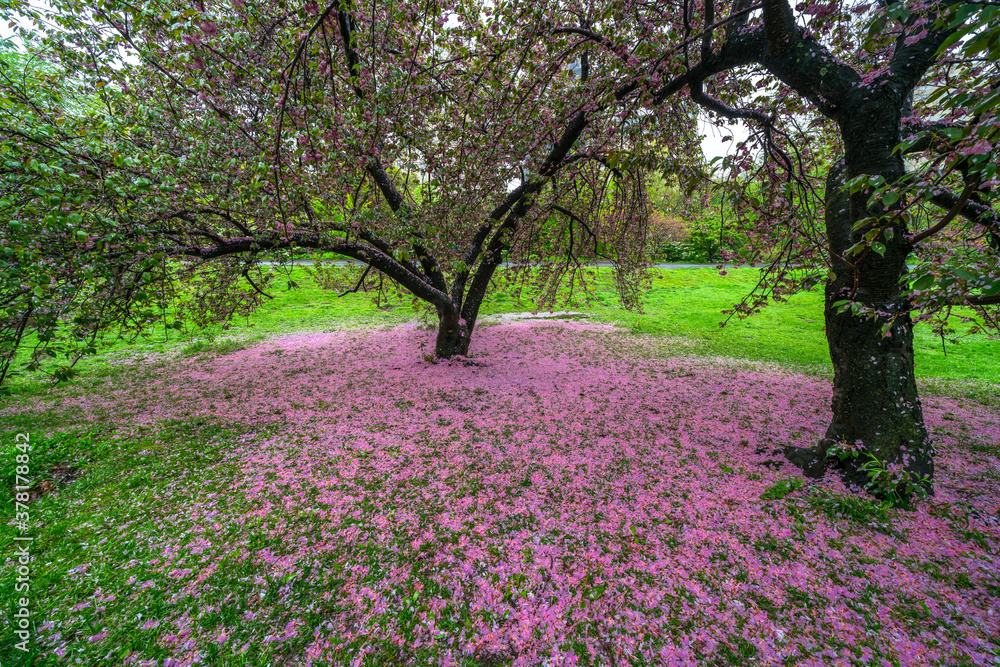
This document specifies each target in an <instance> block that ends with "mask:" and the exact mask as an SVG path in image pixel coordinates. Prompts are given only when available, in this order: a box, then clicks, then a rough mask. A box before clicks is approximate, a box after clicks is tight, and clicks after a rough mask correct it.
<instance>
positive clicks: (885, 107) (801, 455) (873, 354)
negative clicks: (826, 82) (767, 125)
mask: <svg viewBox="0 0 1000 667" xmlns="http://www.w3.org/2000/svg"><path fill="white" fill-rule="evenodd" d="M858 109H859V110H858V113H855V114H851V116H850V117H849V118H848V119H847V120H846V121H842V122H841V131H842V134H843V137H844V143H845V149H846V158H845V159H844V160H841V161H840V162H838V163H837V164H836V165H834V167H833V168H832V169H831V170H830V174H829V176H828V178H827V187H826V195H825V199H826V229H827V239H828V242H829V248H830V253H831V257H832V260H833V261H832V268H833V272H832V274H831V276H830V279H829V280H828V282H827V285H826V293H825V305H824V316H825V320H826V335H827V341H828V343H829V346H830V359H831V361H832V362H833V370H834V381H833V404H832V407H833V419H832V421H831V423H830V426H829V428H828V429H827V432H826V436H825V437H824V439H823V440H821V441H820V442H819V444H818V445H817V446H816V448H815V449H812V450H801V449H797V448H789V449H788V450H787V451H786V455H787V456H788V458H789V459H790V460H791V461H792V462H793V463H795V464H796V465H798V466H799V467H801V468H802V469H803V471H804V472H805V473H806V474H807V475H810V476H814V477H819V476H822V474H823V472H824V470H825V468H826V467H827V466H830V467H833V468H835V469H837V471H838V472H839V473H840V474H841V476H842V477H843V479H844V480H845V481H846V482H848V483H850V484H852V485H857V486H869V485H870V483H871V482H872V477H871V476H870V474H869V473H868V472H867V471H865V470H862V469H861V466H863V465H864V464H866V463H868V462H870V461H872V457H875V458H876V459H878V461H879V462H880V465H882V464H884V465H885V466H886V467H888V468H889V469H898V470H901V471H908V472H909V473H911V475H912V476H914V477H912V481H916V480H917V479H921V480H924V479H926V481H925V482H924V483H923V484H922V485H923V486H924V488H925V489H926V490H927V491H932V486H931V482H930V479H931V477H932V476H933V472H934V466H933V458H932V457H933V453H934V450H933V446H932V444H931V442H930V440H929V437H928V434H927V429H926V427H925V425H924V420H923V412H922V410H921V407H920V400H919V398H918V396H917V385H916V378H915V376H914V355H913V321H912V319H911V318H910V314H909V306H908V303H907V301H906V299H905V298H904V297H903V296H902V291H903V288H904V286H905V275H906V273H907V268H906V257H907V254H908V253H909V251H910V247H909V244H908V242H907V241H906V236H907V230H906V228H905V223H904V222H903V221H902V220H901V219H900V218H899V217H897V216H893V217H891V218H885V219H884V222H885V223H886V224H887V226H888V227H887V228H888V229H889V230H891V237H890V236H889V235H887V234H883V235H882V236H880V237H879V239H880V242H881V243H883V245H884V246H885V252H884V254H882V255H880V254H879V253H877V252H875V251H874V250H872V249H871V248H870V247H869V248H867V249H865V250H863V251H862V252H861V253H854V254H852V255H851V256H849V257H848V256H846V252H847V250H848V249H849V248H850V247H851V246H853V245H854V244H856V243H859V242H863V237H864V235H865V233H866V232H868V231H869V230H871V229H872V225H871V224H866V225H864V226H862V227H861V228H859V229H857V230H855V231H852V228H853V227H854V225H855V224H856V223H857V222H858V221H860V220H863V219H865V218H868V217H869V216H873V215H874V216H878V215H881V214H882V213H884V212H885V211H884V210H883V209H882V208H881V205H879V204H877V205H875V206H874V207H872V208H869V207H868V199H869V197H870V196H871V191H870V190H868V189H862V190H861V191H859V192H857V193H855V194H853V195H849V194H848V193H847V191H846V190H845V188H844V184H845V182H846V180H849V179H851V178H854V177H856V176H859V175H861V174H871V175H881V176H883V177H884V178H885V179H886V182H888V183H894V182H896V181H897V180H898V179H899V178H900V176H902V174H903V163H902V158H901V156H900V155H899V153H898V152H897V153H893V150H892V149H893V147H894V146H895V145H897V144H898V143H899V112H898V110H896V109H894V108H893V106H892V105H891V103H887V101H882V103H878V102H877V101H876V103H874V104H870V105H859V107H858ZM845 300H851V301H854V302H859V303H861V304H864V306H866V307H868V308H871V309H872V310H873V311H874V313H875V316H874V317H871V316H865V315H855V314H854V313H853V312H852V310H851V309H850V308H847V309H846V310H845V309H841V308H835V307H834V305H833V304H835V303H837V302H838V301H845ZM834 446H835V447H837V448H838V449H839V450H841V451H844V452H846V451H849V450H853V451H854V452H855V453H856V455H851V456H846V457H845V458H839V457H833V456H829V457H828V456H827V453H828V450H829V449H830V448H831V447H834ZM869 488H870V490H872V491H874V492H875V493H876V494H879V493H885V492H886V491H887V490H890V489H891V488H892V485H889V488H885V487H883V488H881V489H879V488H873V487H871V486H869ZM895 490H896V492H897V493H899V494H900V496H901V497H904V498H905V497H906V496H908V492H907V489H906V488H905V485H903V484H900V485H899V486H897V487H895Z"/></svg>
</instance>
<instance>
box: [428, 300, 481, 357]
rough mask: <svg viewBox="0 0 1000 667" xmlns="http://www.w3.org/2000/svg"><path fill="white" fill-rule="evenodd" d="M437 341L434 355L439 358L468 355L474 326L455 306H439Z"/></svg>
mask: <svg viewBox="0 0 1000 667" xmlns="http://www.w3.org/2000/svg"><path fill="white" fill-rule="evenodd" d="M437 311H438V331H437V341H436V342H435V345H434V356H435V357H437V358H438V359H451V358H452V357H454V356H456V355H458V356H463V357H464V356H466V355H467V354H468V353H469V340H470V339H471V338H472V326H471V325H470V324H469V323H467V322H466V321H465V320H463V319H462V318H461V316H460V315H459V313H458V310H457V309H455V308H442V307H440V306H439V307H438V309H437Z"/></svg>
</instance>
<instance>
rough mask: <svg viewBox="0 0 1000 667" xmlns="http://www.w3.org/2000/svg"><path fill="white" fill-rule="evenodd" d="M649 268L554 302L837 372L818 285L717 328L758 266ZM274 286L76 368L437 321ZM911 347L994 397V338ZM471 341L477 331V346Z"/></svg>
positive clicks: (677, 350) (707, 352) (498, 299)
mask: <svg viewBox="0 0 1000 667" xmlns="http://www.w3.org/2000/svg"><path fill="white" fill-rule="evenodd" d="M652 275H653V281H652V287H651V289H649V291H647V292H646V293H645V295H644V297H643V300H642V303H643V312H642V313H634V312H628V311H625V310H624V309H622V308H621V306H620V305H619V303H618V299H617V296H616V294H615V291H614V288H613V283H612V278H611V271H610V270H609V269H600V270H598V271H597V280H596V281H595V283H594V285H595V287H594V288H593V289H592V290H591V291H590V292H589V293H584V292H581V291H580V290H579V289H577V290H575V292H574V294H573V297H572V299H569V300H568V301H567V302H566V303H565V304H564V305H562V306H558V307H559V308H566V309H570V310H575V311H582V312H585V313H588V314H589V315H590V316H591V317H592V319H594V320H596V321H603V322H613V323H615V324H618V325H620V326H624V327H626V328H628V329H630V330H631V331H633V332H635V333H637V334H646V335H651V336H654V337H662V338H663V346H662V348H663V349H662V352H665V353H668V354H688V355H702V356H713V357H716V356H721V357H733V358H739V359H746V360H751V361H763V362H772V363H776V364H779V365H782V366H788V367H792V368H795V369H797V370H801V371H805V372H809V373H816V374H822V375H831V374H832V369H831V365H830V355H829V351H828V349H827V343H826V338H825V335H824V331H823V312H822V294H821V292H820V291H819V290H814V291H812V292H802V293H799V294H797V295H795V296H793V297H791V298H790V299H789V300H788V301H787V302H785V303H780V304H772V305H771V306H769V307H767V308H765V309H764V310H763V312H761V313H760V314H758V315H756V316H754V317H751V318H747V319H743V320H739V319H735V318H734V319H732V320H730V321H729V323H728V324H727V325H726V326H725V327H720V326H719V324H720V322H722V321H723V320H724V319H725V316H724V315H723V314H722V312H721V311H723V310H724V309H726V308H729V307H731V306H732V305H733V304H734V303H736V302H737V301H739V300H740V298H741V297H743V296H744V295H745V294H746V293H747V292H748V291H749V290H750V289H751V288H752V287H753V285H754V284H755V283H756V280H757V277H758V272H757V270H755V269H750V268H743V269H736V270H732V271H730V272H729V273H728V275H726V276H720V275H719V274H718V272H717V271H716V270H714V269H680V270H654V271H653V272H652ZM290 284H291V285H293V286H290ZM272 285H273V289H272V291H271V294H272V295H273V296H274V298H273V299H271V300H268V301H266V302H265V303H264V304H263V305H262V306H261V307H260V308H259V309H258V310H257V312H256V313H254V314H253V315H252V316H250V317H248V318H238V319H236V320H234V321H233V322H232V323H231V324H230V326H228V327H226V328H223V327H221V326H213V327H209V328H206V329H197V328H194V327H192V328H189V329H188V330H187V331H181V332H178V331H173V330H169V331H168V330H164V329H163V328H162V327H159V328H156V329H155V330H153V331H151V332H149V333H148V334H147V335H146V336H142V337H138V338H135V339H133V340H128V341H121V340H118V341H115V340H107V341H105V342H104V343H103V347H102V355H100V356H98V357H96V358H92V359H87V360H85V361H84V362H81V364H80V365H79V366H78V369H79V370H80V371H81V372H84V373H87V372H88V371H89V372H91V373H93V372H94V371H100V372H102V373H104V372H115V371H116V370H117V369H118V368H119V367H120V366H121V361H122V359H123V358H127V357H131V356H134V355H136V354H138V355H149V354H154V353H169V354H171V355H172V354H176V353H178V352H179V353H180V355H181V356H183V357H198V356H201V355H205V354H219V355H221V354H227V353H229V352H233V351H236V350H238V349H242V348H245V347H248V346H250V345H253V344H254V343H257V342H259V341H261V340H264V339H266V338H270V337H274V336H278V335H282V334H289V333H297V332H316V331H326V330H331V329H342V328H354V327H362V326H383V325H394V324H399V323H402V322H407V321H412V320H414V319H423V320H424V321H426V322H427V323H428V324H433V322H434V316H433V314H432V313H431V312H430V309H429V307H428V306H427V305H426V304H423V303H420V302H417V301H415V300H414V299H412V298H407V297H394V298H392V299H390V300H389V301H388V302H383V303H382V304H381V306H380V307H379V306H376V305H375V304H374V303H373V302H372V299H371V298H370V297H369V296H368V295H365V294H349V295H347V296H345V297H342V298H341V297H338V296H337V295H336V294H334V293H332V292H329V291H326V290H323V289H321V288H319V287H318V286H317V285H316V283H315V281H314V280H313V279H312V278H311V277H310V276H309V274H308V271H307V269H306V268H304V267H302V266H295V267H292V268H291V269H290V270H288V271H287V272H283V273H281V274H279V275H278V276H277V277H276V279H275V280H274V282H273V283H272ZM535 304H536V301H535V294H534V293H532V292H531V290H525V291H524V293H522V294H521V295H514V294H512V293H510V292H509V291H504V290H503V289H497V290H494V291H493V292H492V293H490V294H489V296H488V297H487V299H486V301H485V302H484V304H483V308H482V316H488V315H491V314H499V313H509V312H519V311H528V310H533V309H535V307H536V305H535ZM480 322H481V323H484V320H483V319H481V320H480ZM914 347H915V350H916V360H917V368H916V371H917V376H918V377H919V378H921V379H923V380H930V381H931V382H930V383H929V385H930V386H929V390H930V391H932V392H934V393H949V394H954V393H956V392H958V393H961V394H963V395H964V397H965V398H970V399H974V400H980V401H986V402H991V401H992V400H993V399H994V398H995V395H996V387H995V385H996V384H998V383H1000V364H997V363H996V359H997V356H998V355H1000V342H998V341H997V340H991V339H989V338H988V337H987V336H985V335H975V336H966V337H963V338H962V339H961V342H960V344H958V345H952V344H949V345H948V346H947V349H946V350H943V349H942V346H941V341H940V339H939V338H937V337H935V336H934V335H933V333H932V331H931V330H930V327H929V326H926V325H921V326H918V327H917V329H916V332H915V342H914ZM475 350H476V340H475V336H473V341H472V352H473V353H475ZM36 382H37V378H36V379H35V380H32V378H30V377H26V378H19V379H18V381H17V382H15V383H12V390H13V391H15V392H16V393H23V392H24V391H25V390H27V391H28V392H29V393H30V392H31V391H34V389H35V387H34V385H35V383H36ZM24 383H27V384H26V385H25V384H24ZM17 385H21V386H17ZM29 387H30V388H29Z"/></svg>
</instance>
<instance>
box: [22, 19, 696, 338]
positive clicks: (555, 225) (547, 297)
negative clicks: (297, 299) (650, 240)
mask: <svg viewBox="0 0 1000 667" xmlns="http://www.w3.org/2000/svg"><path fill="white" fill-rule="evenodd" d="M21 11H22V12H23V13H24V14H25V15H32V16H34V17H35V18H36V19H37V23H38V26H37V28H36V29H34V30H32V31H25V37H26V38H27V39H28V40H29V42H30V43H32V44H34V45H35V46H34V48H35V49H36V50H37V51H38V52H39V53H44V54H47V55H46V57H49V58H51V59H53V60H55V61H58V63H59V65H60V67H62V68H63V69H64V70H65V71H66V72H67V73H68V74H69V75H71V76H73V77H77V78H79V79H80V80H81V81H86V82H89V83H90V85H92V86H95V87H98V86H100V87H102V89H104V88H106V89H107V90H108V91H110V92H108V93H106V94H108V95H114V96H115V98H116V100H117V102H118V103H119V104H121V105H124V106H128V107H129V110H128V111H126V112H124V113H125V114H126V115H127V116H129V117H130V120H129V122H130V123H131V124H132V127H133V129H132V131H131V132H129V133H127V135H126V136H127V137H128V139H129V140H130V141H131V142H132V143H133V145H134V150H133V154H132V155H128V156H127V157H126V158H123V159H127V160H128V161H129V162H128V165H127V166H128V168H129V169H131V170H133V171H135V172H136V174H139V173H140V172H141V176H137V177H139V178H142V179H143V180H144V182H145V183H146V187H147V188H148V192H146V193H132V194H130V195H128V196H126V200H127V202H128V209H129V213H128V217H129V219H130V221H131V222H130V223H128V225H129V227H130V229H133V230H134V234H133V235H132V238H134V239H140V238H141V239H142V241H143V243H145V244H146V246H145V249H144V250H143V251H142V253H148V254H149V256H155V257H157V258H159V259H160V260H162V261H161V262H160V268H161V270H160V271H159V272H158V273H156V274H155V276H156V281H157V282H158V284H161V285H166V286H168V287H167V288H165V289H166V291H168V292H170V293H172V294H175V295H176V296H177V299H179V301H180V304H181V307H182V309H183V307H184V306H185V304H186V306H187V310H188V312H191V313H193V314H196V315H198V314H200V315H201V316H203V317H205V316H206V314H207V313H211V314H214V315H219V316H222V317H226V316H229V315H231V314H232V313H233V312H237V311H239V310H240V309H246V308H252V307H253V306H254V305H255V304H256V303H258V302H259V301H260V300H261V299H263V298H267V290H268V285H267V282H268V278H269V271H268V270H267V269H266V268H262V267H264V265H263V264H262V262H264V261H266V260H277V261H279V262H280V261H284V260H287V259H289V258H291V257H292V256H293V255H295V254H296V253H300V252H302V251H311V252H316V251H323V252H331V253H335V254H336V255H338V256H341V257H346V258H350V259H352V260H355V261H357V262H358V263H359V264H360V266H361V268H360V269H358V270H357V272H356V274H355V275H354V279H353V280H352V284H350V285H345V286H344V290H345V291H361V290H367V289H376V290H378V289H383V288H388V287H396V288H400V289H402V290H403V291H405V292H407V293H409V294H412V295H413V296H415V297H416V298H418V299H421V300H423V301H424V302H426V303H428V304H430V305H431V306H432V307H433V308H434V309H435V310H436V312H437V315H438V318H439V328H438V335H437V341H436V347H435V353H436V355H437V356H439V357H450V356H452V355H455V354H459V355H464V354H466V353H467V352H468V349H469V341H470V337H471V334H472V332H473V330H474V327H475V324H476V321H477V318H478V315H479V309H480V306H481V304H482V300H483V298H484V296H485V294H486V292H487V290H488V288H489V286H490V284H491V283H492V282H493V280H494V277H495V274H496V271H497V269H498V268H499V267H500V266H501V264H502V263H504V262H507V263H508V264H509V265H510V267H511V271H510V272H509V273H515V274H519V275H520V278H521V279H522V280H531V281H533V282H534V283H535V284H536V285H537V286H538V287H539V288H540V293H541V294H542V295H543V296H542V299H543V302H547V303H551V302H552V301H553V300H554V299H555V298H556V296H557V293H558V290H559V288H560V286H561V285H564V284H567V283H568V284H573V280H574V279H575V278H577V277H579V273H580V271H581V269H582V266H583V265H582V263H581V258H589V259H593V258H596V257H598V256H601V257H605V258H606V259H609V260H611V261H612V262H613V263H614V265H615V268H616V276H617V284H618V287H619V291H620V294H621V296H622V298H623V301H624V303H625V305H626V306H629V307H631V306H635V305H636V304H637V302H638V289H639V286H640V285H641V283H642V281H643V279H644V257H643V250H644V245H645V233H646V225H647V223H648V214H647V204H646V193H645V191H646V175H647V173H648V171H649V170H650V168H652V167H658V166H662V165H664V164H667V165H668V169H669V170H672V171H674V172H677V171H681V170H684V169H687V168H688V164H689V163H692V162H693V159H692V158H691V156H692V155H697V148H696V143H695V142H696V137H695V135H694V132H693V120H692V116H691V114H690V107H684V106H683V105H681V106H679V107H673V106H672V107H663V108H662V109H661V110H658V111H657V112H656V113H649V112H648V111H646V110H643V109H641V108H638V107H634V106H632V105H628V104H625V103H624V101H625V99H626V98H627V97H628V96H629V95H630V94H632V92H633V91H634V90H635V88H636V87H637V86H636V84H635V83H634V82H630V83H629V84H626V85H624V86H622V85H621V84H619V83H618V80H619V79H620V78H621V75H622V72H621V71H620V70H621V67H620V65H619V62H618V59H617V58H615V57H609V56H606V55H605V54H603V53H598V52H594V53H589V52H588V51H587V50H586V49H583V50H577V49H574V48H573V45H572V44H570V43H568V41H567V40H566V39H555V40H553V39H552V36H553V34H552V26H553V15H552V12H553V11H554V10H553V9H552V8H547V7H545V6H527V5H523V4H521V3H496V4H495V5H493V6H491V7H482V6H481V5H480V4H479V3H471V2H470V3H462V2H457V3H453V4H445V5H433V6H431V5H426V4H422V3H416V2H414V3H398V2H393V3H374V4H371V5H365V6H360V5H358V6H355V5H352V4H351V3H332V4H328V5H322V6H321V5H318V4H316V3H308V2H306V3H300V5H296V6H290V5H288V4H287V3H284V2H263V1H261V2H233V3H197V4H195V5H194V6H192V5H190V4H188V3H180V2H176V3H170V2H156V3H146V4H140V5H136V4H133V3H116V2H105V3H101V4H99V5H96V6H94V5H91V4H90V3H80V2H54V3H52V7H51V11H41V10H32V9H30V8H28V7H22V8H21ZM116 113H119V114H120V113H123V112H122V111H121V110H118V111H116ZM665 128H670V130H669V131H670V134H672V135H673V136H674V137H675V139H674V140H673V141H671V142H670V143H668V144H661V145H657V144H656V143H655V142H654V141H653V139H654V137H655V136H656V133H657V132H660V133H663V132H664V131H665ZM123 164H124V163H123ZM178 258H185V259H186V260H193V261H184V262H179V263H178V262H173V263H171V262H170V260H171V259H178ZM318 271H319V273H320V274H321V276H322V277H324V278H325V279H326V280H325V282H327V283H335V282H336V280H335V279H337V278H340V277H341V276H342V272H341V271H340V270H339V269H338V271H337V272H336V273H334V272H331V271H330V270H329V269H328V267H327V268H324V267H320V268H319V269H318ZM182 283H183V284H184V287H183V288H182V287H181V286H180V285H181V284H182ZM184 294H187V295H188V298H186V299H185V298H184ZM174 303H175V305H176V299H175V302H174Z"/></svg>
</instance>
